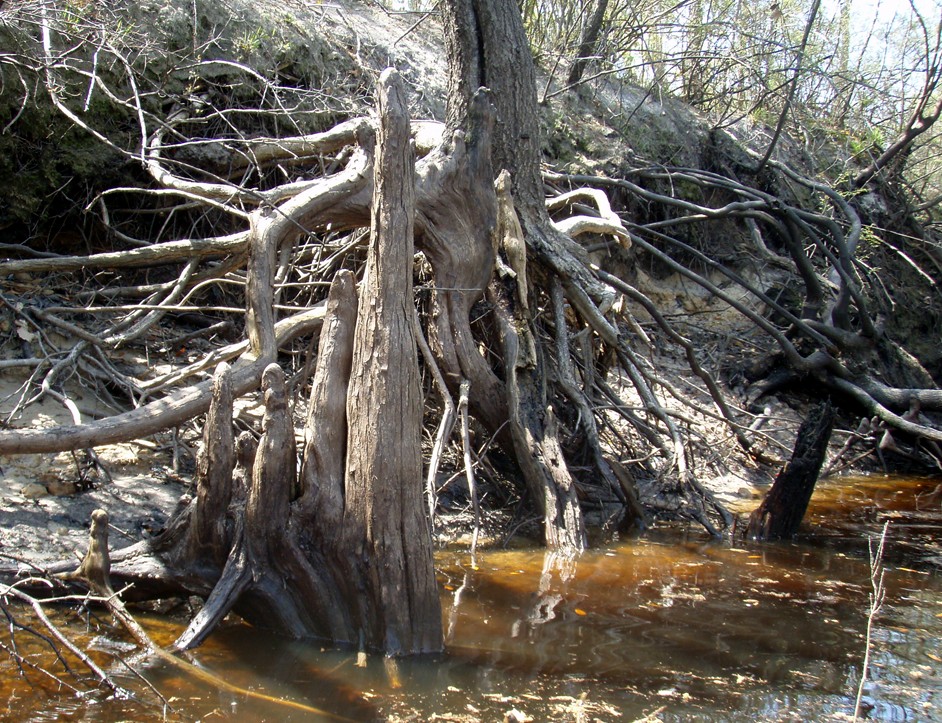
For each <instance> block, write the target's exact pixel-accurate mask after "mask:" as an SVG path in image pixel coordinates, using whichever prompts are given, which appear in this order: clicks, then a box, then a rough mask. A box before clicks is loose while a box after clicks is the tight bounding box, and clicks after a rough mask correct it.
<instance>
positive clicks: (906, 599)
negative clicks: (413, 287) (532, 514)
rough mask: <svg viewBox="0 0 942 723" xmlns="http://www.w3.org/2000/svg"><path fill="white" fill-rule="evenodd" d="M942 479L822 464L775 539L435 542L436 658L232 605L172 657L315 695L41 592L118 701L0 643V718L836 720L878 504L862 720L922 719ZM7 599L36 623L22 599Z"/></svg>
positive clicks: (936, 703)
mask: <svg viewBox="0 0 942 723" xmlns="http://www.w3.org/2000/svg"><path fill="white" fill-rule="evenodd" d="M940 482H942V480H919V479H899V478H894V479H890V478H882V477H869V478H842V479H836V480H831V481H827V482H824V483H822V484H821V485H820V486H819V490H818V492H817V493H816V495H815V498H814V500H813V503H812V505H813V506H812V509H811V510H810V511H809V515H808V517H807V518H806V526H805V532H804V534H803V535H802V536H801V537H800V539H799V540H797V541H795V542H788V543H777V544H764V545H757V544H742V543H740V544H733V545H730V544H729V542H721V541H715V540H711V539H709V538H707V537H706V536H704V535H703V534H702V533H701V532H700V531H699V530H698V529H694V528H692V527H690V528H686V527H683V528H681V527H672V526H668V527H663V528H661V527H658V528H655V529H653V530H650V531H648V532H647V533H645V534H644V535H643V536H642V537H641V538H639V539H631V540H625V541H622V542H619V543H613V544H610V545H607V546H605V547H602V548H599V549H595V550H592V551H590V552H588V553H586V554H584V555H583V556H581V557H580V558H579V559H578V560H575V561H573V560H562V559H559V558H557V557H555V556H553V555H551V554H548V553H546V552H545V551H543V550H539V549H516V550H503V551H491V552H485V553H479V554H478V555H477V557H476V559H475V560H474V561H473V562H472V560H471V558H470V556H469V554H468V553H467V551H464V550H458V551H448V552H441V553H439V554H438V555H437V557H436V562H437V566H438V570H439V580H440V583H441V589H442V607H443V624H444V628H445V633H446V639H447V645H448V651H447V653H446V654H445V655H442V656H435V657H430V658H425V659H420V660H410V661H400V662H399V663H398V665H390V664H388V662H386V661H384V660H383V659H381V658H372V659H368V660H366V661H365V664H364V665H362V666H358V665H357V656H356V654H355V653H351V652H343V651H340V652H338V651H332V650H322V649H321V648H320V647H319V646H317V645H316V644H315V643H311V642H298V641H290V640H283V639H279V638H277V637H274V636H272V635H269V634H266V633H264V632H260V631H257V630H254V629H252V628H250V627H248V626H246V625H243V624H241V623H238V622H233V623H231V624H227V625H226V626H225V628H224V629H222V630H220V631H219V632H217V633H216V634H214V635H213V636H211V638H210V640H209V641H208V642H207V643H205V644H204V645H203V646H202V647H201V648H200V649H198V650H197V651H196V652H195V653H194V655H193V657H192V661H193V662H194V663H195V664H197V665H198V666H201V667H203V668H205V669H206V670H208V671H211V672H213V673H215V674H216V675H218V676H219V677H221V678H223V679H225V680H226V681H227V682H228V683H229V684H231V685H235V686H238V687H240V688H244V689H247V690H251V691H254V692H256V693H259V694H262V695H266V696H270V697H272V698H279V699H285V700H290V701H294V702H295V703H301V704H303V705H305V706H309V707H310V708H311V709H313V708H316V709H320V710H321V711H323V712H324V713H323V714H317V713H314V712H312V710H310V709H308V710H301V709H299V708H298V707H289V706H287V705H284V704H280V703H278V702H277V701H264V700H260V699H258V698H252V697H248V696H246V695H244V694H241V693H236V692H232V691H231V690H220V689H219V688H218V687H216V686H213V685H209V684H207V683H205V682H202V681H200V680H197V679H195V678H194V676H193V675H190V674H181V672H180V671H179V670H178V669H176V668H174V667H170V666H168V665H166V664H165V663H162V662H161V661H159V660H155V659H149V658H141V657H140V655H139V654H137V653H136V651H135V649H134V647H133V646H131V645H128V644H127V643H126V642H123V637H122V636H121V635H120V634H118V633H116V632H115V631H113V630H111V629H110V628H109V627H108V625H107V622H108V621H107V620H106V619H104V616H101V617H100V619H98V620H96V619H95V618H94V617H86V618H81V617H79V616H76V615H75V614H74V613H69V612H65V611H59V612H56V613H54V618H55V620H56V621H57V623H59V624H60V625H61V626H62V627H63V629H64V630H68V631H69V632H70V634H72V635H74V636H76V639H77V640H78V641H79V642H80V643H81V644H83V645H85V646H87V647H89V648H90V649H91V650H92V652H93V655H94V657H95V659H96V660H97V661H98V662H99V663H100V664H101V665H102V666H103V667H104V668H105V669H106V670H107V671H108V672H109V673H111V674H112V675H113V676H114V677H115V679H116V680H117V681H118V682H119V683H120V684H121V685H123V686H125V687H126V688H128V689H130V690H132V691H133V692H134V694H135V696H136V697H137V700H120V699H115V698H114V697H111V698H109V697H108V696H107V695H105V694H103V693H98V692H92V693H87V692H86V693H76V692H74V691H70V690H68V689H67V688H65V687H64V686H63V685H61V684H59V683H55V682H52V681H48V680H44V677H45V676H44V675H43V674H42V673H39V672H37V671H35V670H31V671H29V672H28V673H27V674H26V676H25V677H24V676H21V675H20V674H19V673H18V671H17V667H16V665H15V663H13V662H12V660H11V659H10V657H9V656H8V655H4V656H3V657H2V662H0V719H4V720H35V721H47V720H48V721H58V720H90V721H119V720H161V719H162V718H163V717H164V716H166V717H167V718H168V719H170V720H207V721H211V720H238V721H289V720H290V721H320V720H324V721H330V720H354V721H362V720H385V719H388V720H415V721H426V720H439V721H501V720H504V719H505V715H508V714H511V715H514V714H512V713H511V711H514V710H515V711H519V713H520V714H522V716H521V717H520V718H518V720H526V719H527V718H529V719H531V720H533V721H586V722H589V721H615V720H628V721H634V720H638V719H646V720H651V721H654V720H661V721H690V720H695V721H697V720H702V721H717V720H722V721H755V720H762V721H765V720H768V721H818V720H850V719H851V718H852V715H853V710H854V699H855V696H856V692H857V687H858V682H859V680H860V674H861V667H862V662H863V659H864V650H865V641H866V627H867V617H868V609H869V595H870V592H871V583H870V572H871V564H870V555H869V552H868V547H869V543H870V541H871V540H872V539H873V538H874V537H878V536H879V534H880V531H881V530H882V528H883V524H884V522H885V521H887V520H888V521H889V523H890V525H889V529H888V533H887V540H886V549H885V552H884V557H883V567H884V585H885V588H886V596H885V601H884V603H883V606H882V608H881V610H880V611H879V613H878V615H877V616H876V618H875V621H874V626H873V631H872V634H871V640H872V652H871V660H870V667H869V670H868V682H867V685H866V687H865V692H864V702H865V704H866V706H865V707H866V714H865V716H864V717H865V718H866V719H870V720H881V721H933V720H938V721H942V534H940V533H942V487H940ZM10 611H11V612H13V613H15V615H16V618H17V620H18V621H19V622H22V623H24V624H29V625H32V626H36V627H37V629H38V626H37V623H36V621H35V619H30V618H29V616H28V614H27V611H26V610H24V609H20V608H13V607H11V608H10ZM141 620H142V622H143V623H144V625H145V627H147V629H148V630H149V632H150V633H151V634H152V635H153V636H154V637H155V638H156V639H157V640H158V641H159V642H161V643H164V644H167V643H169V642H170V641H172V640H173V639H174V638H175V637H176V635H177V634H179V632H180V631H181V629H182V626H183V625H184V624H185V621H184V620H183V619H182V618H180V617H174V616H173V615H172V614H171V615H166V616H156V615H148V616H142V617H141ZM7 622H8V621H7ZM0 642H2V643H3V645H4V646H6V647H7V648H10V647H11V646H13V645H15V646H17V650H18V651H19V652H20V653H21V654H23V655H25V656H27V657H28V658H29V659H30V661H32V662H34V663H36V664H37V665H40V666H43V667H45V668H46V669H47V670H49V671H52V672H55V673H56V674H57V675H59V676H60V677H62V678H63V679H64V680H66V681H70V682H71V684H72V685H74V686H75V687H76V688H79V689H81V690H87V687H88V686H87V685H84V684H83V683H82V682H80V681H76V680H74V679H72V678H70V677H69V675H68V673H65V674H63V668H62V665H61V663H59V662H57V661H56V660H55V658H54V657H52V656H50V655H49V654H48V653H46V652H44V651H45V650H47V648H45V647H44V646H43V645H42V644H41V643H40V642H39V641H38V640H37V639H36V638H35V637H34V636H31V635H29V634H28V633H27V632H26V631H24V630H18V631H15V636H14V637H13V638H11V636H10V627H9V625H8V626H7V628H6V630H5V632H4V633H3V634H2V635H0ZM0 652H2V651H0ZM121 661H123V662H121ZM70 665H71V666H72V667H73V669H74V670H75V671H76V674H77V675H79V676H80V677H84V676H85V672H84V670H82V669H81V667H80V666H78V665H76V664H75V663H74V661H70ZM132 670H133V671H136V672H137V673H140V674H141V675H143V676H145V677H146V678H147V680H148V681H149V683H150V685H152V686H153V687H154V688H155V689H156V690H157V691H159V692H160V694H161V695H162V696H163V697H164V699H165V700H166V704H161V703H159V702H158V699H157V697H156V696H155V695H154V693H153V692H151V691H150V690H149V689H148V687H147V686H146V685H144V684H143V683H142V682H141V680H140V679H139V678H138V677H137V676H136V674H135V673H133V672H131V671H132ZM646 716H648V717H647V718H645V717H646ZM513 719H514V718H511V720H513Z"/></svg>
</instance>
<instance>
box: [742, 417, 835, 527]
mask: <svg viewBox="0 0 942 723" xmlns="http://www.w3.org/2000/svg"><path fill="white" fill-rule="evenodd" d="M833 426H834V408H833V407H832V406H831V403H830V402H829V401H826V402H823V403H822V404H820V405H819V406H817V407H815V408H814V409H813V410H812V411H811V414H810V415H808V418H807V419H806V420H805V421H804V422H803V423H802V425H801V427H799V429H798V439H797V440H796V441H795V450H794V452H792V458H791V460H789V462H788V464H786V465H785V466H784V467H783V468H782V471H781V472H779V473H778V475H777V476H776V478H775V482H773V483H772V488H771V489H770V490H769V492H768V494H767V495H766V496H765V499H764V500H762V504H761V505H759V507H758V509H756V511H755V512H753V513H752V514H751V515H750V516H749V526H748V527H747V529H746V536H747V537H749V538H752V539H755V540H781V539H785V538H788V537H793V536H794V535H795V534H796V533H797V532H798V528H799V526H800V525H801V520H802V518H803V517H804V516H805V511H806V510H807V509H808V502H809V501H810V500H811V495H812V493H813V492H814V486H815V484H816V483H817V481H818V475H819V474H820V473H821V465H822V464H823V463H824V456H825V454H827V449H828V441H829V440H830V439H831V429H832V427H833Z"/></svg>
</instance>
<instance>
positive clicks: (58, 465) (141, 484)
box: [0, 373, 185, 564]
mask: <svg viewBox="0 0 942 723" xmlns="http://www.w3.org/2000/svg"><path fill="white" fill-rule="evenodd" d="M19 384H20V380H18V379H16V378H15V376H14V375H12V374H9V373H7V374H2V375H0V416H2V418H4V419H5V418H6V416H7V414H9V412H10V409H11V408H12V406H13V405H14V404H15V402H16V398H17V396H16V394H15V392H16V390H17V389H18V388H19ZM69 422H70V417H69V414H68V412H67V411H66V410H65V409H64V408H63V407H61V405H59V404H58V403H56V402H54V401H52V400H49V401H44V402H42V403H40V404H38V405H36V406H35V407H32V408H31V409H30V410H29V416H28V417H26V418H23V419H18V420H17V426H22V425H25V424H27V423H32V424H39V425H43V426H49V425H54V424H67V423H69ZM96 453H97V456H98V459H99V461H100V463H101V465H102V466H103V467H104V469H105V470H107V473H108V474H109V475H110V476H111V479H110V480H108V478H107V476H106V475H104V474H101V473H100V472H99V471H97V470H95V469H94V468H89V466H88V464H87V459H86V458H85V455H84V454H82V453H77V454H76V455H72V454H71V453H61V454H28V455H17V456H8V457H0V555H12V556H16V557H22V558H25V559H29V560H30V561H31V562H33V563H36V564H43V563H48V562H52V561H55V560H61V559H67V558H71V557H73V556H74V555H75V554H76V553H77V554H79V555H81V554H83V553H84V551H85V548H86V545H87V534H88V526H89V522H90V520H91V513H92V511H93V510H95V509H97V508H102V509H104V510H107V512H108V514H109V515H110V517H111V524H112V531H111V546H112V548H120V547H125V546H126V545H128V544H130V543H132V542H135V541H137V540H139V539H141V537H142V536H143V535H147V534H149V532H150V531H151V530H154V529H159V528H160V527H161V526H162V524H163V523H164V521H165V520H166V518H167V516H168V515H169V513H170V512H172V510H173V509H174V507H175V506H176V504H177V500H178V499H179V498H180V495H181V494H182V492H183V491H184V489H185V488H184V486H183V484H181V482H182V481H183V480H181V479H180V478H178V477H176V475H174V474H173V473H172V471H171V470H170V469H169V464H170V454H169V452H167V451H163V450H159V449H157V448H156V447H155V445H154V444H153V443H150V442H142V443H129V444H116V445H109V446H106V447H99V448H97V449H96ZM83 471H85V474H84V475H83V474H82V473H83Z"/></svg>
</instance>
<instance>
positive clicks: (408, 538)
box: [343, 70, 442, 655]
mask: <svg viewBox="0 0 942 723" xmlns="http://www.w3.org/2000/svg"><path fill="white" fill-rule="evenodd" d="M377 106H378V114H379V118H380V123H379V133H378V138H377V141H378V142H377V151H376V167H375V176H374V177H375V180H374V193H373V205H372V223H371V239H370V248H369V254H368V257H367V265H366V273H365V277H364V280H363V284H362V287H361V291H360V305H359V312H358V316H357V327H356V333H355V337H354V348H353V364H352V371H351V375H350V389H349V392H348V396H347V419H348V435H347V438H348V447H347V464H346V480H345V482H346V490H345V510H344V520H343V524H344V531H343V538H344V552H345V554H346V555H348V556H352V559H351V562H352V564H353V566H355V567H356V568H358V569H359V571H360V573H361V575H362V581H361V582H362V584H363V589H362V592H361V595H360V599H359V601H358V602H359V607H360V609H359V615H358V617H359V619H360V621H361V623H362V626H363V627H362V629H361V630H360V638H361V641H360V642H361V646H362V647H367V648H381V649H383V650H385V651H386V653H387V654H389V655H405V654H410V653H421V652H431V651H437V650H441V648H442V632H441V608H440V603H439V599H438V588H437V585H436V581H435V568H434V564H433V560H432V541H431V534H430V530H429V524H428V519H427V517H426V512H425V505H424V504H423V499H422V457H421V421H422V400H421V395H420V388H419V368H418V357H417V349H416V343H415V337H414V331H413V324H412V315H413V313H414V311H413V309H414V307H413V299H412V264H413V256H414V244H413V223H414V203H415V186H414V180H413V179H414V173H415V169H414V164H415V160H414V153H413V149H412V145H411V142H410V138H409V115H408V106H407V103H406V94H405V91H404V88H403V84H402V80H401V79H400V77H399V75H398V74H397V73H396V72H395V71H392V70H386V71H385V72H384V73H383V74H382V76H381V77H380V81H379V93H378V101H377Z"/></svg>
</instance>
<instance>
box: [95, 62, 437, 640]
mask: <svg viewBox="0 0 942 723" xmlns="http://www.w3.org/2000/svg"><path fill="white" fill-rule="evenodd" d="M378 107H379V117H380V121H379V128H378V133H377V149H376V162H375V170H374V195H373V205H372V226H371V231H372V235H371V240H370V246H369V252H368V258H367V267H366V273H365V277H364V280H363V282H362V284H361V289H360V300H359V304H358V302H357V294H356V290H355V282H354V278H353V275H352V274H351V273H350V272H347V271H342V272H340V273H338V274H337V276H336V277H335V278H334V281H333V283H332V285H331V289H330V294H329V298H328V303H327V311H326V316H325V320H324V325H323V327H322V330H321V337H320V345H319V353H318V359H317V365H316V368H315V373H314V380H313V385H312V391H311V402H310V407H309V413H308V419H307V423H306V425H305V444H304V449H303V452H302V457H301V459H302V463H301V469H300V470H298V469H297V462H296V459H297V453H296V447H295V434H294V427H293V422H292V414H291V410H290V406H291V405H290V400H289V398H288V395H287V392H286V389H285V379H284V373H283V371H282V370H281V368H280V367H279V366H278V365H277V364H270V365H269V366H268V367H266V368H265V371H264V373H263V375H262V392H263V395H264V404H265V413H264V419H263V423H262V436H261V438H260V439H259V440H258V443H257V446H256V445H255V444H254V443H253V440H252V439H251V438H250V437H245V436H242V437H240V438H239V439H237V440H235V439H233V430H232V409H233V407H232V396H233V395H232V391H231V380H230V376H231V375H230V371H229V369H228V367H227V366H226V365H220V367H219V368H218V369H217V372H216V377H215V384H214V393H213V400H212V405H211V408H210V412H209V414H208V416H207V422H206V427H205V429H204V436H203V448H202V450H201V452H200V456H199V460H198V464H197V475H196V484H197V489H196V495H195V497H194V498H193V499H192V500H191V501H190V502H189V504H188V505H187V506H186V507H185V508H184V509H183V510H182V511H181V512H180V513H179V514H178V515H176V516H175V518H174V519H173V520H172V521H171V523H170V524H169V525H168V528H167V529H166V531H165V532H163V533H162V534H161V535H160V536H158V537H157V538H155V539H154V540H152V541H148V542H145V543H142V544H141V545H138V546H135V547H133V548H129V549H128V550H125V551H121V552H119V553H116V554H115V555H114V560H113V564H112V576H113V577H114V578H115V579H116V580H121V581H122V582H132V581H133V582H135V583H136V585H137V586H140V587H139V588H138V589H140V590H141V592H142V593H144V591H145V589H146V590H147V592H149V593H151V594H153V593H154V592H156V590H155V586H157V587H158V588H161V587H162V589H163V591H164V592H174V591H176V592H189V593H195V594H198V595H201V596H204V597H206V603H205V605H204V607H203V609H202V610H201V611H200V612H199V613H198V614H197V615H196V616H195V617H194V619H193V620H192V622H191V623H190V625H189V627H188V628H187V630H186V631H185V632H184V633H183V634H182V635H181V636H180V638H179V640H177V642H176V644H175V647H176V648H178V649H186V648H190V647H193V646H195V645H198V644H199V643H200V642H201V641H202V640H203V639H204V638H205V637H206V635H208V634H209V633H210V632H211V631H212V630H213V629H214V628H215V626H216V625H217V624H218V622H219V621H220V620H221V619H222V618H223V617H224V616H225V615H226V614H227V613H228V612H229V611H230V610H235V611H236V612H238V613H240V614H241V615H242V616H243V617H245V618H246V619H247V620H249V621H250V622H252V623H253V624H256V625H259V626H264V627H267V628H271V629H274V630H277V631H279V632H282V633H285V634H288V635H291V636H295V637H318V638H322V639H327V640H330V641H333V642H335V643H339V644H347V645H351V646H354V647H356V648H357V649H360V650H376V651H383V652H385V653H387V654H389V655H407V654H413V653H424V652H434V651H439V650H441V648H442V632H441V610H440V603H439V599H438V589H437V585H436V581H435V570H434V564H433V558H432V539H431V533H430V529H429V521H428V519H427V517H426V511H425V505H424V504H423V500H422V494H423V490H422V458H421V419H422V400H421V396H420V388H419V382H418V380H419V370H418V356H417V351H416V341H415V337H414V327H413V314H414V313H415V312H414V307H413V301H412V293H413V292H412V262H413V255H414V246H413V223H414V195H415V184H414V182H413V181H412V179H413V178H414V152H413V149H412V146H411V143H410V138H409V118H408V113H407V105H406V99H405V92H404V90H403V86H402V82H401V80H400V79H399V76H398V75H397V74H396V73H395V72H393V71H386V72H385V73H384V74H383V75H382V76H381V78H380V84H379V99H378Z"/></svg>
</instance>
